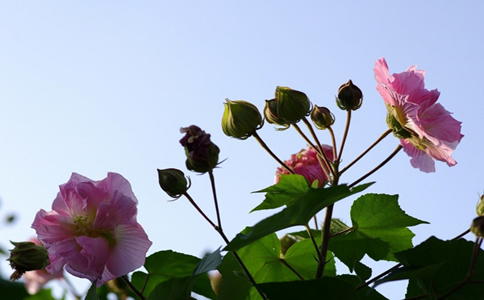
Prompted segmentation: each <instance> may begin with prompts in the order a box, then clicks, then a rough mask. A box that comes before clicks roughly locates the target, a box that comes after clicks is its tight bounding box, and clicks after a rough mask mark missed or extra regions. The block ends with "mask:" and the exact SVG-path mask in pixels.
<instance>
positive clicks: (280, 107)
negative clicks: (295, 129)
mask: <svg viewBox="0 0 484 300" xmlns="http://www.w3.org/2000/svg"><path fill="white" fill-rule="evenodd" d="M276 101H277V116H278V118H281V119H284V120H285V121H286V122H287V123H289V124H293V123H297V122H299V121H300V120H301V119H302V118H304V117H305V116H307V115H309V112H310V111H311V102H310V101H309V98H308V96H306V94H304V93H303V92H300V91H296V90H293V89H291V88H288V87H283V86H278V87H277V88H276Z"/></svg>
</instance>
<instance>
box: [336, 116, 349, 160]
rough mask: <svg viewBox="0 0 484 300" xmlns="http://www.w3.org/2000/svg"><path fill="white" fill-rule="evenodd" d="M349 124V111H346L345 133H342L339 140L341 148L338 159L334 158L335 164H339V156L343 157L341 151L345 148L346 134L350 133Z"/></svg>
mask: <svg viewBox="0 0 484 300" xmlns="http://www.w3.org/2000/svg"><path fill="white" fill-rule="evenodd" d="M350 123H351V110H348V111H347V113H346V126H345V131H344V133H343V139H342V140H341V148H340V149H339V154H338V157H336V158H335V161H336V162H337V164H339V163H340V162H341V156H342V155H343V149H344V147H345V143H346V138H347V137H348V132H349V131H350Z"/></svg>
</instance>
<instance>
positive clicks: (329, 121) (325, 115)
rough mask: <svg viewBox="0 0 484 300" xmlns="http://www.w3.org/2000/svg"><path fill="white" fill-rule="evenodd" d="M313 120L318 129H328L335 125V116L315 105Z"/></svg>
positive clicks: (312, 113)
mask: <svg viewBox="0 0 484 300" xmlns="http://www.w3.org/2000/svg"><path fill="white" fill-rule="evenodd" d="M311 120H312V121H313V123H314V125H316V128H318V129H326V128H328V127H331V125H333V124H334V115H333V114H332V113H331V112H330V111H329V109H328V108H326V107H324V106H321V107H320V106H317V105H314V107H313V110H312V111H311Z"/></svg>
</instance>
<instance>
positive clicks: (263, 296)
mask: <svg viewBox="0 0 484 300" xmlns="http://www.w3.org/2000/svg"><path fill="white" fill-rule="evenodd" d="M183 195H184V196H185V197H187V199H188V201H190V203H191V204H192V205H193V207H195V209H196V210H197V211H198V212H199V213H200V214H201V215H202V217H203V218H204V219H205V220H206V221H207V222H208V223H209V224H210V225H212V227H213V229H215V231H217V232H218V233H219V234H220V236H221V237H222V239H223V240H224V241H225V243H226V244H228V243H229V242H230V241H229V239H228V238H227V236H226V235H225V233H224V232H223V230H222V227H219V226H217V225H215V223H214V222H212V220H210V218H209V217H207V215H206V214H205V213H204V212H203V211H202V210H201V209H200V207H199V206H198V205H197V203H195V201H194V200H193V198H192V197H191V196H190V195H189V194H188V193H187V192H185V193H184V194H183ZM219 222H220V219H219ZM232 253H233V254H234V257H235V259H236V260H237V262H238V263H239V265H240V267H241V268H242V270H243V271H244V273H245V274H246V275H247V278H248V279H249V281H250V282H251V283H252V285H253V286H254V287H255V289H256V290H257V292H259V294H260V296H261V297H262V299H264V300H267V298H266V296H265V295H264V293H262V291H260V290H259V289H258V288H257V284H256V282H255V280H254V277H252V275H251V274H250V272H249V270H248V269H247V267H246V266H245V264H244V262H243V261H242V259H241V258H240V256H239V255H238V254H237V252H235V251H232Z"/></svg>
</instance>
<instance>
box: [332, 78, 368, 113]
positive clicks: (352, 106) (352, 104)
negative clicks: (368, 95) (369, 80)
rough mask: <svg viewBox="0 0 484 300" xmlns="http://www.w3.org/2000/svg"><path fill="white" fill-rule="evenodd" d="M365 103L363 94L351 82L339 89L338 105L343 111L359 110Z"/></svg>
mask: <svg viewBox="0 0 484 300" xmlns="http://www.w3.org/2000/svg"><path fill="white" fill-rule="evenodd" d="M362 103H363V93H362V92H361V90H360V88H359V87H357V86H356V85H354V84H353V82H352V81H351V80H349V81H348V82H347V83H345V84H343V85H342V86H340V87H339V90H338V97H337V98H336V104H338V107H339V108H341V109H342V110H357V109H358V108H360V106H361V104H362Z"/></svg>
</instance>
